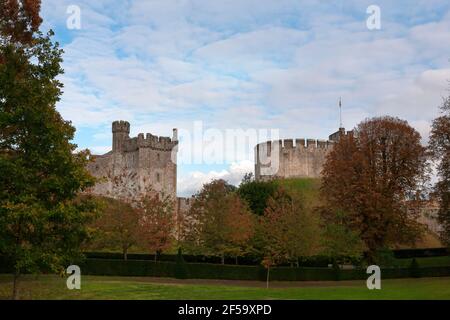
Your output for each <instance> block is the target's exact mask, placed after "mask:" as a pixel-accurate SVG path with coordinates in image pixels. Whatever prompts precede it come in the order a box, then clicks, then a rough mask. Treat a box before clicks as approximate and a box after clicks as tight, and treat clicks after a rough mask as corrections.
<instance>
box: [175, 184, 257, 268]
mask: <svg viewBox="0 0 450 320" xmlns="http://www.w3.org/2000/svg"><path fill="white" fill-rule="evenodd" d="M233 190H234V188H232V187H231V186H230V185H229V184H227V183H226V182H225V181H224V180H214V181H212V182H211V183H208V184H205V185H204V186H203V188H202V190H201V191H200V192H199V193H198V194H196V195H195V196H194V200H193V203H192V206H191V208H190V210H189V213H188V217H187V219H185V221H186V224H185V226H184V231H183V235H182V244H183V246H184V247H185V248H187V249H188V250H191V251H192V252H197V253H202V254H206V255H217V256H220V257H221V260H222V264H224V263H225V256H227V255H232V256H235V257H236V256H237V255H240V254H242V253H244V252H245V251H246V250H247V249H248V242H249V240H250V239H251V237H252V234H253V217H252V215H251V213H250V211H249V209H248V208H247V206H246V204H245V203H243V202H242V201H241V200H240V198H239V197H238V196H237V195H236V194H235V193H234V192H233Z"/></svg>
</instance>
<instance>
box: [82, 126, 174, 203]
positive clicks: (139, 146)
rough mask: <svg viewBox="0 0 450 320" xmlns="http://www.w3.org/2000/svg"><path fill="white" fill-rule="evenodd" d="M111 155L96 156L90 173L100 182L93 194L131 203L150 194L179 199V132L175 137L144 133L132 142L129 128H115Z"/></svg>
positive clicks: (89, 167) (94, 188)
mask: <svg viewBox="0 0 450 320" xmlns="http://www.w3.org/2000/svg"><path fill="white" fill-rule="evenodd" d="M112 135H113V139H112V151H110V152H108V153H106V154H104V155H94V156H93V161H92V162H91V163H89V165H88V169H89V171H90V172H91V174H92V175H94V176H95V177H97V178H99V181H98V182H97V184H96V185H95V186H94V187H93V189H92V190H91V192H92V193H94V194H98V195H104V196H109V197H113V198H121V199H128V200H132V199H135V198H137V197H138V196H140V195H141V194H143V193H145V192H149V191H155V192H158V193H164V194H166V195H170V196H171V197H172V198H173V199H175V198H176V192H177V190H176V186H177V165H176V159H177V151H178V137H177V129H173V136H172V138H170V137H158V136H154V135H152V134H150V133H147V134H146V135H145V136H144V134H143V133H140V134H138V136H137V137H133V138H130V124H129V123H128V122H126V121H115V122H113V124H112Z"/></svg>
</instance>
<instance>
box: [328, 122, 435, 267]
mask: <svg viewBox="0 0 450 320" xmlns="http://www.w3.org/2000/svg"><path fill="white" fill-rule="evenodd" d="M426 169H427V167H426V153H425V148H424V147H423V146H422V145H421V144H420V134H419V133H418V132H417V131H416V130H414V129H413V128H412V127H410V126H409V125H408V123H407V122H406V121H403V120H400V119H397V118H392V117H379V118H373V119H368V120H365V121H363V122H362V123H360V124H359V125H358V126H357V128H356V129H355V130H354V133H353V134H348V135H342V136H341V137H340V140H339V142H338V143H337V144H336V145H335V147H334V148H333V150H332V151H331V152H330V153H329V155H328V157H327V161H326V163H325V165H324V169H323V172H322V175H323V179H322V190H321V193H322V197H323V199H324V200H325V204H324V206H323V208H322V214H323V217H324V219H325V221H333V219H334V217H333V216H334V215H335V214H336V212H343V213H344V214H345V216H346V219H345V225H346V227H348V228H349V229H350V230H352V231H354V232H357V234H358V236H359V237H360V238H361V239H362V240H363V242H364V245H365V247H366V249H367V251H368V260H369V262H373V260H374V259H375V256H376V252H377V250H379V249H382V248H385V247H387V246H389V245H391V244H397V243H414V242H415V241H416V240H417V239H418V238H419V237H420V236H421V234H422V232H423V228H422V227H421V225H420V224H419V223H418V222H417V217H416V216H415V215H414V214H415V213H414V212H413V211H411V210H407V203H408V199H411V198H412V197H413V196H414V195H415V194H416V193H417V192H419V191H420V190H421V186H422V182H423V181H424V180H425V177H426Z"/></svg>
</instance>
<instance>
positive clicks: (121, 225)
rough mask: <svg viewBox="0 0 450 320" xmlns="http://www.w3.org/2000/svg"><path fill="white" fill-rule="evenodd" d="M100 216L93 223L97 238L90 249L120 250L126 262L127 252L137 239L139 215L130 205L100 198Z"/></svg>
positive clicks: (116, 200) (120, 201) (117, 200)
mask: <svg viewBox="0 0 450 320" xmlns="http://www.w3.org/2000/svg"><path fill="white" fill-rule="evenodd" d="M100 201H102V204H103V205H102V207H103V208H102V209H103V210H102V214H101V215H100V216H99V218H98V219H96V220H95V222H94V223H93V225H92V226H93V227H94V229H95V230H96V231H97V236H96V239H95V241H93V245H91V248H92V247H93V248H105V247H106V248H114V247H116V246H119V247H120V248H121V249H122V253H123V258H124V260H127V257H128V250H129V249H130V247H132V246H133V245H135V244H136V243H137V242H138V239H139V232H140V224H139V220H140V213H139V211H138V210H137V209H136V208H134V207H133V206H132V205H131V204H130V203H128V202H126V201H123V200H119V199H113V198H102V199H101V200H100Z"/></svg>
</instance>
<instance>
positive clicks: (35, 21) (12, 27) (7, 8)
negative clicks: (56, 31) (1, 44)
mask: <svg viewBox="0 0 450 320" xmlns="http://www.w3.org/2000/svg"><path fill="white" fill-rule="evenodd" d="M40 9H41V0H2V1H1V2H0V35H1V36H2V41H9V42H11V43H14V42H16V43H21V44H25V43H31V42H32V41H33V35H34V33H36V32H37V31H38V30H39V26H40V25H41V23H42V19H41V17H40V16H39V11H40Z"/></svg>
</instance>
